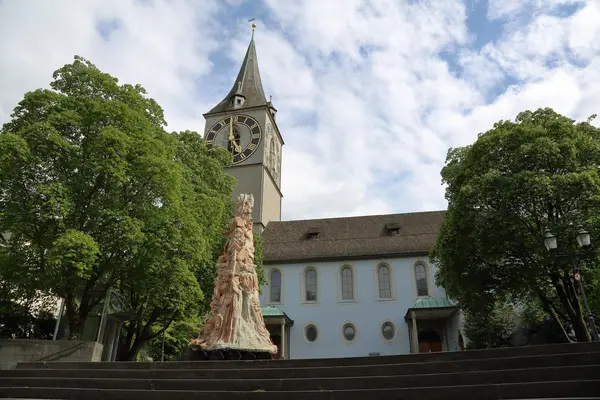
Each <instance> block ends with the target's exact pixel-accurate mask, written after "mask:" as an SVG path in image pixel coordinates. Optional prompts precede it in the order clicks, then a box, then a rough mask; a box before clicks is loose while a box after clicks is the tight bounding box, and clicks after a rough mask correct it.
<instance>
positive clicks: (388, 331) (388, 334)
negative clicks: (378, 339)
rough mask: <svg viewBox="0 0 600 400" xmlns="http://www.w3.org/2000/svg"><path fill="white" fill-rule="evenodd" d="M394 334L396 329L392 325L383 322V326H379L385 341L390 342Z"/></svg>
mask: <svg viewBox="0 0 600 400" xmlns="http://www.w3.org/2000/svg"><path fill="white" fill-rule="evenodd" d="M395 333H396V329H395V328H394V324H392V323H391V322H385V323H384V324H383V325H381V334H382V335H383V338H384V339H385V340H392V339H393V338H394V334H395Z"/></svg>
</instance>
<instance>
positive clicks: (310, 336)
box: [304, 325, 317, 342]
mask: <svg viewBox="0 0 600 400" xmlns="http://www.w3.org/2000/svg"><path fill="white" fill-rule="evenodd" d="M304 334H305V335H306V340H308V341H309V342H314V341H315V340H317V327H316V326H314V325H308V326H307V327H306V328H304Z"/></svg>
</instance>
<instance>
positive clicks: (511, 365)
mask: <svg viewBox="0 0 600 400" xmlns="http://www.w3.org/2000/svg"><path fill="white" fill-rule="evenodd" d="M594 364H600V353H573V354H557V355H534V356H527V357H503V358H491V359H490V358H488V359H482V360H477V359H475V360H461V361H437V362H428V363H420V364H419V363H404V364H388V365H355V366H330V367H309V368H307V367H300V368H264V367H263V368H256V369H250V368H243V369H229V370H227V369H207V368H205V364H204V363H202V362H197V363H194V364H193V367H195V368H188V369H104V368H102V369H94V368H92V369H56V368H53V369H14V370H5V371H0V377H6V378H11V377H53V378H56V377H61V376H62V377H74V378H126V379H157V378H161V379H177V378H181V379H265V378H272V379H289V378H324V377H356V376H389V375H408V374H432V373H449V372H469V371H493V370H507V369H525V368H540V367H558V366H569V365H571V366H574V365H583V366H585V365H594ZM87 365H92V364H87ZM188 367H189V365H188ZM115 368H116V366H115Z"/></svg>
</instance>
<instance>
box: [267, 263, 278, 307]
mask: <svg viewBox="0 0 600 400" xmlns="http://www.w3.org/2000/svg"><path fill="white" fill-rule="evenodd" d="M270 290H271V292H270V298H269V300H270V301H271V303H280V302H281V272H280V271H279V270H278V269H274V270H272V271H271V287H270Z"/></svg>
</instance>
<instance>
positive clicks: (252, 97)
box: [206, 35, 268, 114]
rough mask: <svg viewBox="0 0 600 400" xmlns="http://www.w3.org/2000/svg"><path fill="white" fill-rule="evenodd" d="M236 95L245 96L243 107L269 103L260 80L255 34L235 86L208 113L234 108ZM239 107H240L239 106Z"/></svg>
mask: <svg viewBox="0 0 600 400" xmlns="http://www.w3.org/2000/svg"><path fill="white" fill-rule="evenodd" d="M235 95H242V96H243V97H244V99H245V100H244V104H243V107H241V108H250V107H257V106H266V105H268V103H267V99H266V97H265V92H264V90H263V86H262V82H261V80H260V73H259V71H258V59H257V57H256V45H255V44H254V35H253V36H252V39H251V40H250V44H249V45H248V51H246V56H245V57H244V61H243V62H242V67H241V68H240V72H239V73H238V75H237V78H236V79H235V82H234V83H233V87H232V88H231V90H230V91H229V93H228V94H227V96H225V98H224V99H223V100H221V102H220V103H219V104H217V105H216V106H214V107H213V108H212V109H211V110H210V111H209V112H207V113H206V114H216V113H221V112H226V111H229V110H233V109H234V107H233V105H231V98H232V97H233V96H235ZM238 109H239V108H238Z"/></svg>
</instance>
